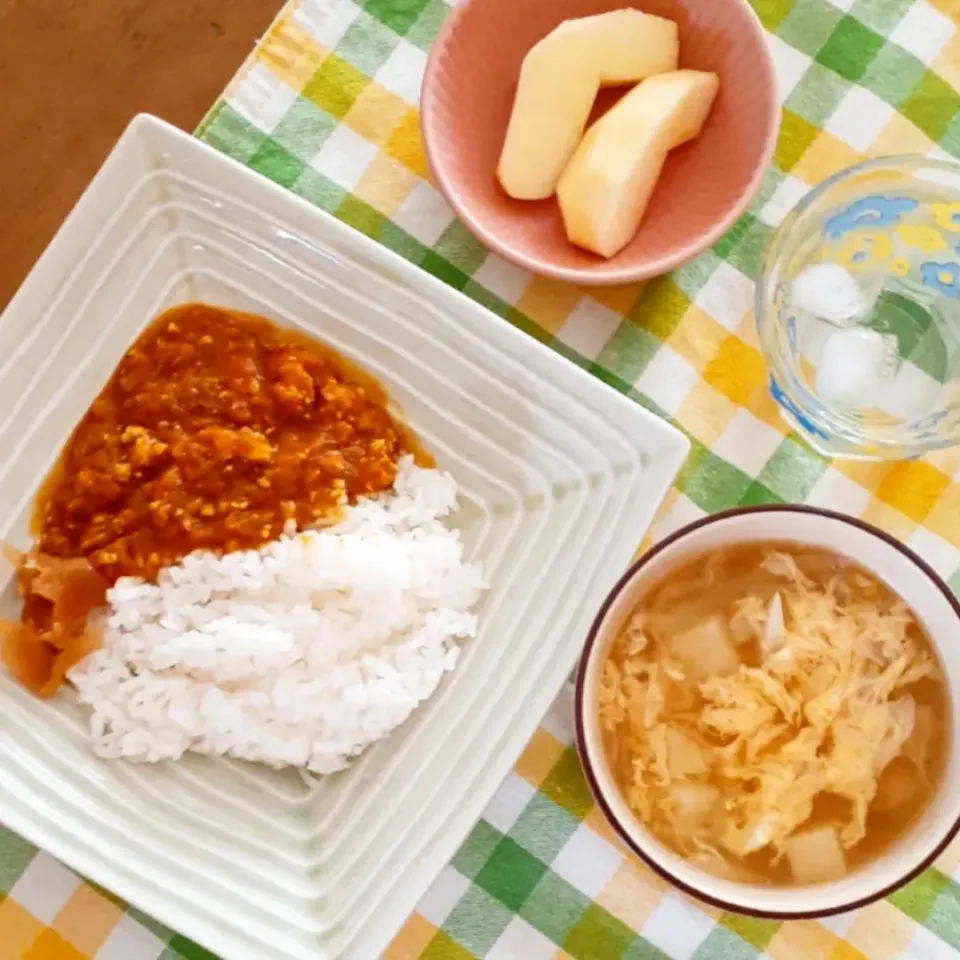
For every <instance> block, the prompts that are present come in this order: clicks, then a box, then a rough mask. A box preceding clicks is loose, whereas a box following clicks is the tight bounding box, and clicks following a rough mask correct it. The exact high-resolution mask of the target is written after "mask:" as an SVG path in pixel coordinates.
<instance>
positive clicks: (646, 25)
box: [497, 10, 679, 200]
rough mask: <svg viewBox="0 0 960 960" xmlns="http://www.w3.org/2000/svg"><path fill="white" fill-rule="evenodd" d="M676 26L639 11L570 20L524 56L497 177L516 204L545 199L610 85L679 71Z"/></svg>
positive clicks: (617, 11) (671, 22)
mask: <svg viewBox="0 0 960 960" xmlns="http://www.w3.org/2000/svg"><path fill="white" fill-rule="evenodd" d="M678 50H679V45H678V40H677V25H676V24H675V23H674V22H673V21H672V20H664V19H663V18H662V17H654V16H651V15H650V14H646V13H641V12H640V11H639V10H612V11H610V13H600V14H597V15H596V16H592V17H582V18H580V19H578V20H565V21H564V22H563V23H561V24H560V26H559V27H557V28H556V29H555V30H553V32H551V33H549V34H547V36H545V37H544V38H543V39H542V40H541V41H540V42H539V43H537V44H536V45H535V46H534V47H532V48H531V50H530V52H529V53H527V55H526V56H525V57H524V58H523V64H522V65H521V67H520V80H519V83H518V85H517V93H516V96H515V98H514V101H513V112H512V113H511V114H510V122H509V124H508V126H507V135H506V139H505V140H504V144H503V151H502V153H501V154H500V163H499V165H498V167H497V178H498V179H499V181H500V183H501V185H502V186H503V189H504V190H506V191H507V193H508V194H510V196H511V197H514V198H516V199H517V200H542V199H543V198H544V197H549V196H551V195H552V194H553V192H554V190H556V187H557V180H558V179H559V178H560V174H561V173H562V172H563V168H564V167H565V166H566V164H567V161H568V160H569V159H570V156H571V155H572V153H573V151H574V150H575V149H576V146H577V144H578V143H579V142H580V138H581V137H582V136H583V131H584V128H585V127H586V125H587V120H588V118H589V116H590V109H591V107H592V106H593V101H594V99H595V98H596V96H597V90H598V89H599V88H600V87H601V86H603V85H609V84H615V83H632V82H635V81H637V80H642V79H643V78H644V77H649V76H653V75H654V74H656V73H664V72H665V71H668V70H676V69H677V56H678Z"/></svg>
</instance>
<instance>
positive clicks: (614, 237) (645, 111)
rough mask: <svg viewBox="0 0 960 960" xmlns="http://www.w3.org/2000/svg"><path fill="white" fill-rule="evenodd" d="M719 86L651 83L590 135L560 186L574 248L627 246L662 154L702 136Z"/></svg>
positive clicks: (699, 81) (694, 75)
mask: <svg viewBox="0 0 960 960" xmlns="http://www.w3.org/2000/svg"><path fill="white" fill-rule="evenodd" d="M719 86H720V81H719V78H718V77H717V75H716V74H715V73H701V72H700V71H697V70H677V71H674V72H673V73H663V74H660V75H659V76H656V77H650V78H649V79H648V80H644V81H643V83H641V84H639V85H638V86H637V87H635V88H634V89H633V90H631V91H630V92H629V93H628V94H627V95H626V96H625V97H624V98H623V99H622V100H621V101H620V102H619V103H617V104H616V105H615V106H614V107H613V108H611V110H610V111H609V112H608V113H606V114H605V115H604V116H602V117H601V118H600V119H599V120H598V121H597V122H596V123H595V124H594V125H593V126H592V127H591V128H590V129H589V130H588V131H587V134H586V136H585V137H584V138H583V140H582V141H581V142H580V146H579V147H577V149H576V152H575V153H574V154H573V157H572V158H571V160H570V163H569V164H568V165H567V168H566V170H564V172H563V176H562V177H561V178H560V182H559V183H558V184H557V199H558V200H559V202H560V212H561V214H562V215H563V225H564V228H565V230H566V232H567V238H568V239H569V240H570V242H571V243H575V244H576V245H577V246H578V247H584V248H585V249H587V250H592V251H593V252H594V253H598V254H600V256H602V257H612V256H613V255H614V254H615V253H616V252H617V251H618V250H621V249H622V248H623V247H624V246H626V244H627V243H628V242H629V241H630V239H631V238H632V237H633V236H634V234H635V233H636V232H637V227H639V226H640V221H641V219H642V218H643V214H644V211H645V210H646V209H647V204H648V202H649V201H650V195H651V194H652V193H653V188H654V187H655V186H656V184H657V178H658V177H659V176H660V170H661V169H662V167H663V162H664V160H666V157H667V153H668V152H669V151H670V150H672V149H673V148H674V147H678V146H680V144H682V143H686V142H687V141H688V140H693V139H694V138H695V137H697V136H699V134H700V131H701V130H702V129H703V124H704V122H705V121H706V119H707V115H708V114H709V113H710V107H711V106H712V105H713V101H714V98H715V97H716V95H717V90H718V88H719Z"/></svg>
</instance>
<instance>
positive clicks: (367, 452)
mask: <svg viewBox="0 0 960 960" xmlns="http://www.w3.org/2000/svg"><path fill="white" fill-rule="evenodd" d="M408 452H415V451H414V444H413V441H412V438H411V437H410V435H409V434H408V433H407V432H406V431H405V430H404V428H403V427H402V426H400V425H399V424H398V423H397V422H396V421H395V420H394V419H393V418H392V417H391V415H390V413H389V412H388V411H387V398H386V395H385V394H384V392H383V390H382V389H381V388H380V387H379V386H378V385H377V384H376V383H375V382H373V381H372V380H371V379H370V378H368V377H365V376H363V375H361V374H359V373H358V371H356V370H355V369H354V368H352V367H351V366H349V365H348V364H347V363H346V362H345V361H344V360H343V359H342V358H341V357H340V356H339V355H337V354H336V353H335V352H333V351H332V350H330V349H328V348H324V347H323V346H321V345H319V344H317V343H316V342H314V341H312V340H310V339H308V338H307V337H305V336H302V335H300V334H297V333H294V332H291V331H287V330H281V329H279V328H277V327H275V326H274V325H273V324H271V323H270V322H269V321H267V320H265V319H263V318H261V317H257V316H252V315H249V314H243V313H238V312H235V311H231V310H224V309H220V308H217V307H211V306H207V305H204V304H198V303H197V304H187V305H184V306H180V307H176V308H174V309H172V310H169V311H167V312H166V313H164V314H162V315H161V316H160V317H158V318H157V320H156V321H155V322H154V323H153V324H152V325H151V326H150V327H149V328H148V329H147V330H146V331H145V332H144V333H143V334H142V335H141V336H140V337H139V338H138V340H137V341H136V342H135V343H134V344H133V346H131V347H130V349H129V350H128V351H127V353H126V354H125V355H124V357H123V359H122V360H121V361H120V365H119V366H118V367H117V369H116V371H115V372H114V374H113V376H112V377H111V379H110V381H109V382H108V383H107V385H106V387H104V389H103V391H102V392H101V393H100V395H99V396H98V397H97V399H96V400H95V401H94V403H93V405H92V406H91V408H90V409H89V411H88V412H87V413H86V415H85V416H84V417H83V419H82V420H81V421H80V423H79V425H78V426H77V428H76V430H75V431H74V433H73V435H72V436H71V438H70V440H69V441H68V443H67V445H66V447H65V449H64V451H63V454H62V456H61V458H60V461H59V463H58V465H57V468H56V469H55V470H54V472H53V474H52V476H51V478H50V480H49V481H48V483H47V484H46V485H45V488H44V489H43V491H42V492H41V495H40V497H39V498H38V503H37V513H36V519H35V527H36V529H35V533H36V539H37V547H36V549H35V551H34V552H33V553H31V554H30V555H28V556H27V557H26V558H24V559H23V560H22V561H21V563H20V570H19V584H20V589H21V592H22V593H23V594H24V597H25V603H24V615H23V621H24V622H23V624H22V625H21V624H18V625H16V627H13V626H12V625H8V626H7V629H6V631H5V635H4V636H3V654H4V662H5V663H6V664H7V666H8V667H9V668H10V669H11V670H13V672H14V673H15V674H16V675H17V676H18V677H19V678H20V679H21V680H22V681H23V682H24V683H25V684H26V685H27V686H29V687H30V688H31V689H34V690H37V691H38V692H43V693H52V692H53V691H54V690H55V689H56V686H57V685H58V684H59V683H60V681H61V680H62V677H63V675H64V673H65V672H66V670H67V669H69V667H70V666H72V664H73V663H75V662H77V660H79V659H80V658H81V657H82V656H84V655H85V654H86V653H87V652H89V649H90V648H91V646H92V645H93V643H94V641H93V640H91V639H90V638H87V639H85V640H84V641H83V642H80V637H79V636H78V634H79V635H82V633H83V631H84V629H85V628H84V627H83V624H84V623H85V621H86V614H87V613H88V612H89V610H90V609H91V608H92V607H93V606H96V605H98V604H99V603H102V602H103V595H104V593H105V591H106V589H107V588H108V587H109V586H110V585H111V584H113V582H114V581H116V580H117V579H118V578H119V577H121V576H135V577H142V578H144V579H146V580H153V579H155V578H156V576H157V574H158V572H159V571H160V569H161V568H163V567H166V566H169V565H171V564H174V563H176V562H177V561H178V560H180V559H182V558H183V557H184V556H185V555H186V554H188V553H190V552H192V551H194V550H198V549H207V550H215V551H218V552H228V551H233V550H242V549H250V548H256V547H259V546H262V545H263V544H264V543H266V542H268V541H270V540H273V539H275V538H276V537H278V536H280V534H281V533H282V532H283V530H284V528H285V527H286V526H287V524H288V523H291V522H292V523H293V524H295V525H296V526H297V527H298V528H302V527H309V526H315V525H317V524H323V523H325V522H330V521H331V520H335V519H336V517H337V514H338V511H339V508H340V506H341V505H342V504H343V503H345V502H350V501H353V500H355V499H356V498H357V497H358V496H361V495H364V494H375V493H379V492H381V491H384V490H386V489H388V488H390V487H391V486H392V485H393V481H394V476H395V474H396V468H397V461H398V460H399V458H400V457H401V456H402V455H403V454H404V453H408ZM63 561H66V562H63ZM58 574H61V575H62V576H58ZM65 585H66V586H65ZM71 598H73V599H72V600H71ZM71 638H72V640H71ZM74 652H76V653H78V654H79V655H77V656H73V655H72V654H73V653H74Z"/></svg>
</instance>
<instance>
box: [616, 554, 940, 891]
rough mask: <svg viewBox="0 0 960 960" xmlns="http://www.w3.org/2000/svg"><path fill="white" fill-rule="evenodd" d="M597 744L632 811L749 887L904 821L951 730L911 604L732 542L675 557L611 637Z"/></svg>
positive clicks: (832, 561) (829, 860) (825, 871)
mask: <svg viewBox="0 0 960 960" xmlns="http://www.w3.org/2000/svg"><path fill="white" fill-rule="evenodd" d="M599 702H600V715H601V716H600V719H601V726H602V729H603V733H604V745H605V749H606V751H607V754H608V759H609V762H610V764H611V768H612V770H613V771H614V774H615V777H616V779H617V781H618V783H619V786H620V788H621V790H622V791H623V795H624V797H625V798H626V800H627V803H628V804H629V806H630V807H631V809H632V810H633V812H634V813H635V814H636V816H637V817H638V818H639V819H640V820H641V821H642V822H643V823H644V825H645V826H646V827H647V828H648V829H649V830H651V831H652V832H653V833H654V834H655V835H656V836H657V837H658V838H659V839H660V840H661V841H662V842H663V843H665V844H667V845H668V846H669V847H671V848H672V849H674V850H675V851H676V852H677V853H679V854H681V855H682V856H685V857H687V858H689V859H690V860H691V861H692V862H694V863H696V864H697V865H698V866H700V867H702V868H704V869H706V870H709V871H710V872H711V873H714V874H716V875H718V876H721V877H724V878H725V879H731V880H740V881H743V882H745V883H765V884H781V885H785V884H798V885H804V884H812V883H822V882H828V881H831V880H835V879H838V878H839V877H841V876H843V875H844V874H845V873H847V872H849V871H851V870H853V869H855V868H856V867H857V866H858V865H860V864H861V863H863V862H864V861H866V860H869V859H870V858H872V857H875V856H877V855H878V854H880V853H882V852H883V851H884V850H885V849H886V848H887V847H888V846H889V845H890V844H891V843H893V842H894V841H895V840H896V839H897V838H898V837H899V836H900V835H901V834H903V833H904V831H905V830H906V829H907V828H909V827H910V825H911V824H912V823H914V822H915V821H916V819H917V818H918V817H919V815H920V814H921V813H922V812H923V811H924V809H925V808H926V806H927V804H928V803H929V802H930V800H931V798H932V797H933V795H934V793H935V791H936V789H937V786H938V784H939V782H940V780H941V778H942V775H943V772H944V767H945V765H946V756H947V752H948V738H949V736H950V734H951V724H950V704H949V702H948V699H947V692H946V683H945V680H944V675H943V670H942V667H941V664H940V662H939V660H938V659H937V656H936V653H935V651H934V649H933V647H932V645H931V643H930V640H929V638H928V637H927V636H926V634H925V632H924V630H923V628H922V626H921V624H920V623H919V621H918V620H917V618H916V616H915V615H914V614H913V612H912V611H911V610H910V609H909V608H908V607H907V606H906V605H905V604H904V603H903V601H902V600H900V599H899V597H897V596H896V595H895V594H894V593H893V592H892V591H891V590H890V589H889V588H888V587H887V586H886V585H884V584H883V583H881V582H880V581H879V580H878V579H877V578H876V577H874V576H873V575H872V574H870V573H868V572H867V571H866V570H864V569H863V568H861V567H860V566H858V565H857V564H855V563H852V562H851V561H849V560H847V559H846V558H843V557H840V556H838V555H836V554H833V553H831V552H829V551H825V550H819V549H811V548H807V547H800V546H796V545H793V544H785V543H776V544H769V543H751V544H738V545H735V546H730V547H726V548H723V549H720V550H716V551H713V552H711V553H710V554H709V555H704V556H700V557H696V558H694V559H692V560H689V561H686V562H684V563H683V564H681V565H679V566H678V567H677V568H676V569H674V570H673V571H671V572H670V574H669V575H668V576H666V577H665V578H664V579H663V580H661V581H660V582H659V583H657V584H655V585H654V586H653V587H652V588H651V589H650V590H648V591H647V593H646V595H645V596H644V597H643V598H642V600H641V601H640V603H639V604H638V606H637V607H636V608H635V610H634V611H633V612H632V613H631V615H630V616H629V617H628V618H627V620H626V622H625V624H624V625H623V627H622V628H621V630H620V632H619V634H618V635H617V637H616V639H615V640H614V642H613V644H612V646H611V648H610V650H609V651H608V652H607V657H606V660H605V662H604V665H603V671H602V675H601V680H600V691H599Z"/></svg>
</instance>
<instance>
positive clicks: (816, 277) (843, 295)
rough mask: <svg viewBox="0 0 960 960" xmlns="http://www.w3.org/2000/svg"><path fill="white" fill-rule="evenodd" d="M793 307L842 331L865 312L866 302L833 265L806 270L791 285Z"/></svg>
mask: <svg viewBox="0 0 960 960" xmlns="http://www.w3.org/2000/svg"><path fill="white" fill-rule="evenodd" d="M792 302H793V307H794V309H795V310H805V311H806V312H807V313H812V314H813V315H814V316H815V317H819V318H820V319H821V320H827V321H829V322H830V323H834V324H836V325H837V326H841V327H846V326H849V325H850V323H851V322H852V321H853V320H855V319H856V318H857V317H861V316H863V315H864V314H865V313H866V311H867V306H868V304H867V301H866V298H865V297H864V295H863V293H862V292H861V290H860V287H859V286H858V284H857V281H856V280H855V279H854V277H853V275H852V274H851V273H850V272H849V271H847V270H844V268H843V267H841V266H840V265H839V264H836V263H818V264H815V265H814V266H812V267H807V268H806V269H805V270H802V271H801V272H800V275H799V276H798V277H797V278H796V279H795V280H794V281H793V297H792Z"/></svg>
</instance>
